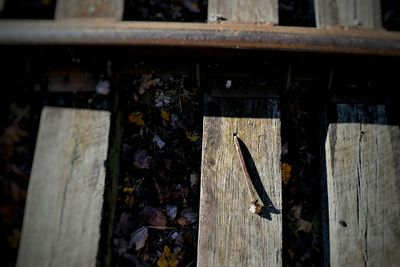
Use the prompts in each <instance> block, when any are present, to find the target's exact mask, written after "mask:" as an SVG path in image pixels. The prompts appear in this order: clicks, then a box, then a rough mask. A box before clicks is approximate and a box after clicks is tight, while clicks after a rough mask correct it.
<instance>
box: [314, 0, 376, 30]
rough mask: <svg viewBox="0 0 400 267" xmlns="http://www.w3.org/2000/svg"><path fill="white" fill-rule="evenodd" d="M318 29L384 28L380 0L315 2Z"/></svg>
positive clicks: (316, 0) (318, 0)
mask: <svg viewBox="0 0 400 267" xmlns="http://www.w3.org/2000/svg"><path fill="white" fill-rule="evenodd" d="M315 17H316V22H317V27H318V28H324V27H328V26H336V25H337V26H357V27H365V28H379V27H381V26H382V18H381V3H380V0H315Z"/></svg>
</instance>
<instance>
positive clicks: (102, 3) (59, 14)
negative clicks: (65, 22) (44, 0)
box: [56, 0, 124, 20]
mask: <svg viewBox="0 0 400 267" xmlns="http://www.w3.org/2000/svg"><path fill="white" fill-rule="evenodd" d="M123 10H124V1H123V0H96V1H93V0H57V4H56V19H58V20H60V19H71V18H108V19H113V20H122V15H123Z"/></svg>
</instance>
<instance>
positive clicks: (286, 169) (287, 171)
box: [281, 162, 292, 185]
mask: <svg viewBox="0 0 400 267" xmlns="http://www.w3.org/2000/svg"><path fill="white" fill-rule="evenodd" d="M281 170H282V180H283V184H284V185H287V184H288V182H289V179H290V177H291V176H292V165H290V164H288V163H286V162H284V163H282V166H281Z"/></svg>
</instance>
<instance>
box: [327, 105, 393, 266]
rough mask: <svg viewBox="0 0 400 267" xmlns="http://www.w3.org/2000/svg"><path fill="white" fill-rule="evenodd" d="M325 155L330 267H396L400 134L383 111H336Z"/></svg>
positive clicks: (350, 107)
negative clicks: (335, 119) (335, 121)
mask: <svg viewBox="0 0 400 267" xmlns="http://www.w3.org/2000/svg"><path fill="white" fill-rule="evenodd" d="M337 117H338V123H333V124H330V125H329V129H328V135H327V140H326V143H325V150H326V168H327V189H328V209H329V238H330V265H331V266H332V267H334V266H349V267H350V266H351V267H355V266H398V264H399V262H400V254H399V253H398V248H399V247H400V223H399V222H400V186H399V183H400V165H399V159H400V130H399V126H398V125H387V124H386V123H387V120H386V114H385V107H384V106H369V107H368V106H363V105H355V104H353V105H349V104H338V105H337Z"/></svg>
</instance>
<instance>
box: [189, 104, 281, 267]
mask: <svg viewBox="0 0 400 267" xmlns="http://www.w3.org/2000/svg"><path fill="white" fill-rule="evenodd" d="M210 99H211V98H210ZM210 99H209V100H210ZM205 109H206V116H205V117H204V120H203V152H202V153H203V155H202V167H201V168H202V169H201V175H202V177H201V194H200V219H199V241H198V244H199V245H198V257H197V259H198V260H197V264H198V266H203V267H204V266H265V267H272V266H274V267H275V266H281V265H282V260H281V249H282V217H281V214H280V210H281V170H280V153H281V139H280V112H279V101H278V100H266V99H245V98H240V99H239V98H236V99H235V98H231V99H222V98H218V99H213V98H212V100H210V101H208V100H206V104H205ZM234 133H237V136H238V137H239V138H240V139H241V140H242V141H243V144H244V145H245V146H246V147H247V149H248V152H249V153H244V157H245V160H246V161H247V165H248V167H249V173H250V176H251V177H252V179H253V183H254V184H255V188H256V190H257V193H258V196H260V199H261V201H262V202H263V204H264V206H268V205H272V206H271V207H269V208H266V209H265V211H264V212H263V213H262V214H261V216H259V215H256V214H252V213H250V212H249V211H248V209H249V206H250V202H251V200H250V196H249V192H248V189H247V187H246V180H245V178H244V175H243V172H242V170H241V165H240V161H239V157H238V155H237V152H236V150H235V145H234V141H233V134H234ZM245 151H246V149H245Z"/></svg>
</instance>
